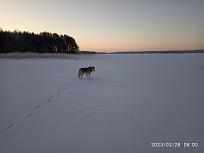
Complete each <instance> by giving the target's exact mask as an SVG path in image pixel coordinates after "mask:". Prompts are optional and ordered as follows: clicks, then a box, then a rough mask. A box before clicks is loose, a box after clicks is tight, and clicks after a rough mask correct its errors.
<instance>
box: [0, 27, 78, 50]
mask: <svg viewBox="0 0 204 153" xmlns="http://www.w3.org/2000/svg"><path fill="white" fill-rule="evenodd" d="M78 51H79V46H78V45H77V43H76V41H75V39H74V38H73V37H71V36H68V35H58V34H57V33H50V32H46V31H45V32H41V33H39V34H35V33H30V32H27V31H23V32H21V31H17V30H15V31H13V32H11V31H3V30H2V29H1V28H0V53H11V52H35V53H68V54H69V53H70V54H73V53H77V52H78Z"/></svg>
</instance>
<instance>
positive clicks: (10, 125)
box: [5, 123, 15, 130]
mask: <svg viewBox="0 0 204 153" xmlns="http://www.w3.org/2000/svg"><path fill="white" fill-rule="evenodd" d="M14 125H15V123H11V124H9V126H8V127H6V128H5V130H8V129H10V128H12V127H13V126H14Z"/></svg>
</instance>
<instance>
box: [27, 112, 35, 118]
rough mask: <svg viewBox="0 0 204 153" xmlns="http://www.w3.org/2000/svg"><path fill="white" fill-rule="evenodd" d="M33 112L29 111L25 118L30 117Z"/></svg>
mask: <svg viewBox="0 0 204 153" xmlns="http://www.w3.org/2000/svg"><path fill="white" fill-rule="evenodd" d="M32 114H33V113H29V114H28V115H26V116H25V118H28V117H30V116H31V115H32Z"/></svg>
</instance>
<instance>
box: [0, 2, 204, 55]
mask: <svg viewBox="0 0 204 153" xmlns="http://www.w3.org/2000/svg"><path fill="white" fill-rule="evenodd" d="M0 27H1V28H2V29H3V30H10V31H13V30H15V29H18V30H20V31H29V32H35V33H40V32H42V31H48V32H52V33H54V32H56V33H58V34H68V35H70V36H72V37H74V38H75V40H76V42H77V43H78V45H79V47H80V50H90V51H107V52H111V51H143V50H181V49H204V0H0Z"/></svg>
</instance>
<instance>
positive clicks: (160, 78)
mask: <svg viewBox="0 0 204 153" xmlns="http://www.w3.org/2000/svg"><path fill="white" fill-rule="evenodd" d="M90 65H94V66H95V67H96V72H95V73H93V74H92V75H91V78H88V79H78V78H77V73H78V69H79V68H80V67H84V66H90ZM0 73H1V74H0V152H1V153H149V152H155V153H163V152H181V153H183V152H189V153H201V152H204V145H203V143H204V132H203V129H204V126H203V125H204V122H203V116H204V54H143V55H142V54H131V55H111V54H109V55H88V56H87V55H86V56H85V57H83V55H80V56H79V57H73V58H72V59H49V58H45V59H35V58H33V59H0ZM152 142H180V143H181V145H182V144H183V143H184V142H197V143H198V144H199V146H198V147H196V148H193V147H189V148H186V147H183V146H181V147H180V148H175V147H172V148H152V147H151V145H150V143H152Z"/></svg>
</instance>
